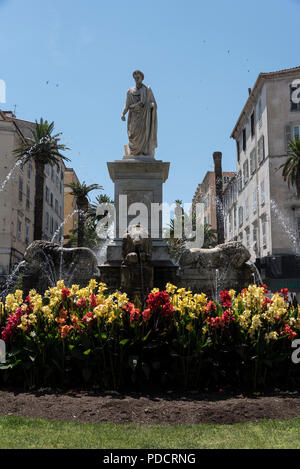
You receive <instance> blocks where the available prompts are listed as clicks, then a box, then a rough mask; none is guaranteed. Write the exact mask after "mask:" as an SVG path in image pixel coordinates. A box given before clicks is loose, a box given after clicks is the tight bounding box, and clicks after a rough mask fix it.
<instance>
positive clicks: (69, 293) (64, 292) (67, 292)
mask: <svg viewBox="0 0 300 469" xmlns="http://www.w3.org/2000/svg"><path fill="white" fill-rule="evenodd" d="M61 294H62V297H63V300H66V299H67V298H68V296H70V295H71V292H70V290H69V289H68V288H63V289H62V291H61Z"/></svg>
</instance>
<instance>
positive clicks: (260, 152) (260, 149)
mask: <svg viewBox="0 0 300 469" xmlns="http://www.w3.org/2000/svg"><path fill="white" fill-rule="evenodd" d="M257 156H258V164H260V163H262V162H263V160H264V158H265V139H264V136H263V135H262V136H261V137H260V139H259V140H258V143H257Z"/></svg>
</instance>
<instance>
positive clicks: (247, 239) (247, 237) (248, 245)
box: [245, 228, 250, 249]
mask: <svg viewBox="0 0 300 469" xmlns="http://www.w3.org/2000/svg"><path fill="white" fill-rule="evenodd" d="M245 234H246V248H247V249H250V230H249V228H247V229H246V230H245Z"/></svg>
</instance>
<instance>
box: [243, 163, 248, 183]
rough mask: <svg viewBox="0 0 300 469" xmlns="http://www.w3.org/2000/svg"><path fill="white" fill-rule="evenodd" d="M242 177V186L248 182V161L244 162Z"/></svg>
mask: <svg viewBox="0 0 300 469" xmlns="http://www.w3.org/2000/svg"><path fill="white" fill-rule="evenodd" d="M243 176H244V186H245V185H246V184H247V182H248V180H249V163H248V160H246V161H245V163H244V165H243Z"/></svg>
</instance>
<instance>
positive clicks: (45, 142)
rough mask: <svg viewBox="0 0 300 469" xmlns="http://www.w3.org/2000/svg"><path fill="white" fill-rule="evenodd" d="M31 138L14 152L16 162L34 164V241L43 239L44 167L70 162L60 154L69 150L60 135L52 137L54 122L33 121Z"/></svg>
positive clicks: (25, 140)
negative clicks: (32, 162) (30, 162)
mask: <svg viewBox="0 0 300 469" xmlns="http://www.w3.org/2000/svg"><path fill="white" fill-rule="evenodd" d="M30 130H31V133H32V136H31V137H29V138H26V139H24V141H23V143H22V145H21V146H20V147H19V148H16V149H15V150H14V153H15V155H16V158H17V161H21V162H22V164H26V163H28V162H29V161H31V160H33V161H34V163H35V198H34V234H33V236H34V239H35V240H37V239H42V237H43V219H44V213H43V211H44V184H45V166H46V165H47V164H49V165H50V166H54V165H56V166H57V167H59V163H60V162H61V161H70V159H69V158H67V157H66V156H64V155H62V154H61V151H65V150H69V148H67V147H66V146H65V145H64V144H62V143H60V136H61V133H59V134H55V135H52V133H53V130H54V122H51V123H50V124H49V123H48V121H47V120H45V121H44V120H43V119H42V118H41V119H40V122H38V121H35V127H34V128H33V129H30Z"/></svg>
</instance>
